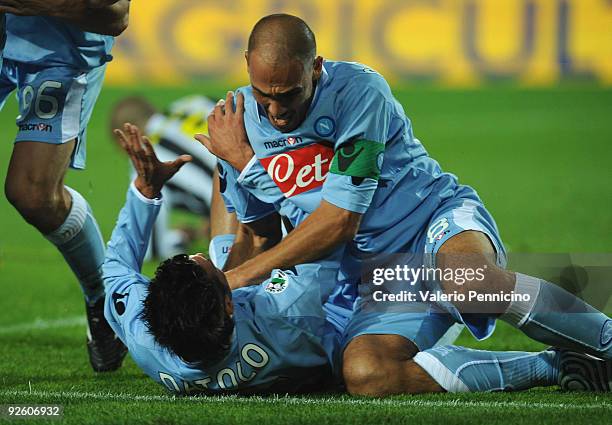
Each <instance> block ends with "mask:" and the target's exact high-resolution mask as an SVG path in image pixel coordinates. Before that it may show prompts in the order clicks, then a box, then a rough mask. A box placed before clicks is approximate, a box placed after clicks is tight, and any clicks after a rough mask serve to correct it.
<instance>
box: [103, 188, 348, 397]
mask: <svg viewBox="0 0 612 425" xmlns="http://www.w3.org/2000/svg"><path fill="white" fill-rule="evenodd" d="M161 202H162V201H161V200H160V199H157V200H151V199H148V198H145V197H143V196H142V195H141V194H140V193H139V192H138V190H137V189H136V188H135V187H134V186H133V185H132V187H131V188H130V190H129V191H128V194H127V202H126V205H125V206H124V207H123V209H122V210H121V213H120V215H119V219H118V222H117V225H116V227H115V230H114V231H113V235H112V238H111V241H110V242H109V244H108V249H107V253H106V261H105V264H104V280H105V284H106V306H105V316H106V319H107V320H108V322H109V324H110V325H111V327H112V328H113V330H114V331H115V333H116V334H117V335H118V336H119V338H120V339H121V340H122V341H123V342H124V343H125V344H126V346H127V347H128V349H129V352H130V354H131V356H132V358H133V359H134V361H135V362H136V363H137V364H138V366H140V367H141V368H142V369H143V370H144V372H145V373H146V374H147V375H149V376H150V377H151V378H153V379H154V380H155V381H157V382H159V383H161V384H163V385H165V386H166V387H167V388H168V389H169V390H171V391H173V392H176V393H181V394H189V393H193V392H223V391H240V392H249V393H250V392H257V393H261V392H272V391H273V392H296V391H302V390H306V389H309V390H312V389H313V387H314V388H316V387H317V386H318V385H321V382H324V381H326V379H329V378H330V377H331V371H330V364H331V363H332V360H333V358H334V357H338V356H339V354H340V352H339V334H338V332H336V331H335V330H334V329H333V327H332V325H331V324H330V323H329V322H327V321H326V320H325V312H324V310H323V308H322V304H323V302H324V301H325V300H326V299H327V297H328V295H329V293H330V292H331V291H332V289H333V287H334V286H335V276H336V270H337V261H334V259H333V258H328V259H326V260H322V261H319V262H318V263H314V264H305V265H300V266H297V267H295V268H294V269H293V270H292V271H279V270H276V271H274V273H273V277H274V278H275V279H274V281H272V279H268V280H267V281H265V282H264V283H262V284H261V285H257V286H251V287H247V288H241V289H238V290H235V291H233V293H232V298H233V303H234V314H233V318H234V321H235V330H234V335H233V337H232V346H231V349H230V351H229V353H228V354H227V355H226V356H225V358H223V359H222V360H221V361H219V362H218V363H216V364H214V365H209V366H206V367H205V368H201V367H198V366H197V365H194V364H190V363H187V362H185V361H183V360H182V359H181V358H179V357H178V356H176V355H174V354H173V353H171V352H169V351H168V350H167V349H164V348H162V347H160V346H159V345H157V344H156V343H155V341H154V338H153V336H152V335H151V334H150V333H149V332H148V331H147V327H146V325H145V324H144V322H143V321H142V319H141V318H140V313H141V311H142V302H143V300H144V298H145V297H146V295H147V286H148V284H149V279H148V278H147V277H145V276H144V275H142V274H141V273H140V269H141V265H142V260H143V257H144V255H145V251H146V248H147V242H148V240H149V236H150V232H151V228H152V226H153V222H154V221H155V218H156V216H157V213H158V211H159V208H160V204H161ZM333 362H334V363H337V361H333Z"/></svg>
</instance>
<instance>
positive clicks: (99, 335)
mask: <svg viewBox="0 0 612 425" xmlns="http://www.w3.org/2000/svg"><path fill="white" fill-rule="evenodd" d="M129 5H130V2H129V0H115V1H113V0H28V1H17V0H0V14H1V15H2V19H3V20H4V17H5V16H4V13H6V45H5V46H4V51H3V54H4V61H3V64H2V74H1V75H0V108H1V107H2V106H3V105H4V103H5V101H6V99H7V98H8V96H9V95H10V93H11V92H12V91H13V90H17V99H18V102H19V116H18V117H17V127H18V132H17V136H16V138H15V144H14V147H13V153H12V156H11V160H10V163H9V166H8V172H7V175H6V181H5V186H4V190H5V193H6V198H7V199H8V201H9V202H10V203H11V204H12V205H13V206H14V207H15V209H16V210H17V211H18V212H19V214H21V216H22V217H23V218H24V220H25V221H27V222H28V223H29V224H31V225H32V226H34V227H35V228H36V229H37V230H38V231H39V232H40V233H41V234H42V235H44V237H45V238H47V239H48V240H49V242H51V243H52V244H53V245H55V246H56V247H57V249H58V250H59V251H60V252H61V253H62V255H63V256H64V258H65V260H66V263H68V265H69V266H70V268H71V269H72V271H73V272H74V274H75V276H76V278H77V279H78V281H79V284H80V285H81V289H82V291H83V294H84V297H85V308H86V312H87V323H88V329H87V350H88V353H89V360H90V363H91V365H92V367H93V369H94V370H95V371H98V372H101V371H109V370H115V369H117V368H118V367H119V366H121V362H122V360H123V358H124V356H125V353H126V349H125V347H124V346H123V344H121V341H119V340H118V339H117V338H116V337H115V335H114V334H113V332H112V330H111V329H110V327H109V326H108V324H107V323H106V321H105V320H104V311H103V307H104V284H103V282H102V263H103V261H104V240H103V239H102V235H101V234H100V230H99V228H98V224H97V222H96V219H95V217H94V215H93V212H92V210H91V208H90V206H89V204H88V202H87V200H86V199H85V198H84V197H83V196H82V195H81V194H80V193H78V192H77V191H76V190H74V189H72V188H69V187H68V186H66V185H64V177H65V175H66V171H67V169H68V167H70V168H74V169H84V168H85V152H86V135H87V123H88V121H89V118H90V117H91V113H92V111H93V107H94V104H95V102H96V99H97V97H98V94H99V93H100V90H101V88H102V82H103V80H104V72H105V70H106V64H107V63H108V62H109V61H110V60H111V59H112V56H111V55H110V52H111V48H112V46H113V43H114V38H113V36H116V35H119V34H120V33H121V32H122V31H123V30H125V28H126V27H127V24H128V11H129ZM1 35H2V37H4V35H5V34H4V28H3V29H2V34H1Z"/></svg>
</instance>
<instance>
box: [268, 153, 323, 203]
mask: <svg viewBox="0 0 612 425" xmlns="http://www.w3.org/2000/svg"><path fill="white" fill-rule="evenodd" d="M333 156H334V150H333V149H332V148H331V146H328V145H325V144H323V143H313V144H311V145H308V146H305V147H303V148H300V149H294V150H292V151H288V152H283V153H279V154H277V155H273V156H269V157H267V158H262V159H261V160H260V161H261V163H262V165H263V166H264V168H265V169H266V171H267V172H268V174H269V175H270V177H272V180H274V183H276V185H277V186H278V187H279V188H280V190H281V191H282V192H283V193H284V194H285V197H287V198H290V197H292V196H295V195H299V194H300V193H304V192H307V191H309V190H312V189H315V188H317V187H319V186H322V185H323V182H324V181H325V178H326V177H327V173H328V172H329V166H330V163H331V160H332V158H333Z"/></svg>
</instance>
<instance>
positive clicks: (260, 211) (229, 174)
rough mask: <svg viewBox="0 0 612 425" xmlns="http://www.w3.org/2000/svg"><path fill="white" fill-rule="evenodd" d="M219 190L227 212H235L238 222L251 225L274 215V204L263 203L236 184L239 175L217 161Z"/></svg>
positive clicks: (224, 163)
mask: <svg viewBox="0 0 612 425" xmlns="http://www.w3.org/2000/svg"><path fill="white" fill-rule="evenodd" d="M218 168H219V188H220V191H221V197H222V198H223V202H224V203H225V207H226V209H227V211H228V212H230V213H231V212H235V213H236V217H237V218H238V221H240V222H241V223H251V222H253V221H257V220H259V219H261V218H264V217H267V216H268V215H270V214H272V213H275V212H276V208H275V206H274V204H272V203H268V202H264V201H262V200H260V199H259V198H258V197H256V196H255V195H254V194H253V193H251V192H250V191H249V190H246V189H245V188H244V187H242V186H241V185H240V183H239V182H238V177H239V173H238V170H236V169H235V168H234V167H232V166H231V165H229V164H228V163H227V162H225V161H222V160H219V162H218Z"/></svg>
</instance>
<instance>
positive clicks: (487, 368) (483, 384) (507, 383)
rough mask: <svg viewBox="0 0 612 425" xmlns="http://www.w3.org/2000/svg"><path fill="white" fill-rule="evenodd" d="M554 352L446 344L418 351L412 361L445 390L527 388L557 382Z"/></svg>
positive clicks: (556, 360)
mask: <svg viewBox="0 0 612 425" xmlns="http://www.w3.org/2000/svg"><path fill="white" fill-rule="evenodd" d="M558 357H559V356H558V354H557V353H556V352H554V351H542V352H540V353H526V352H520V351H507V352H504V351H501V352H497V351H482V350H472V349H470V348H464V347H457V346H454V345H445V346H440V347H434V348H430V349H429V350H425V351H421V352H419V353H418V354H417V355H416V356H415V357H414V361H415V363H417V364H418V365H419V366H421V367H422V368H423V369H424V370H425V371H426V372H427V373H428V374H429V375H430V376H431V377H432V378H433V379H434V380H435V381H436V382H437V383H438V384H439V385H440V386H441V387H442V388H444V389H445V390H446V391H448V392H452V393H454V392H482V391H513V390H526V389H529V388H533V387H542V386H551V385H556V384H557V380H558V375H559V366H558V363H559V361H558Z"/></svg>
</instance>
